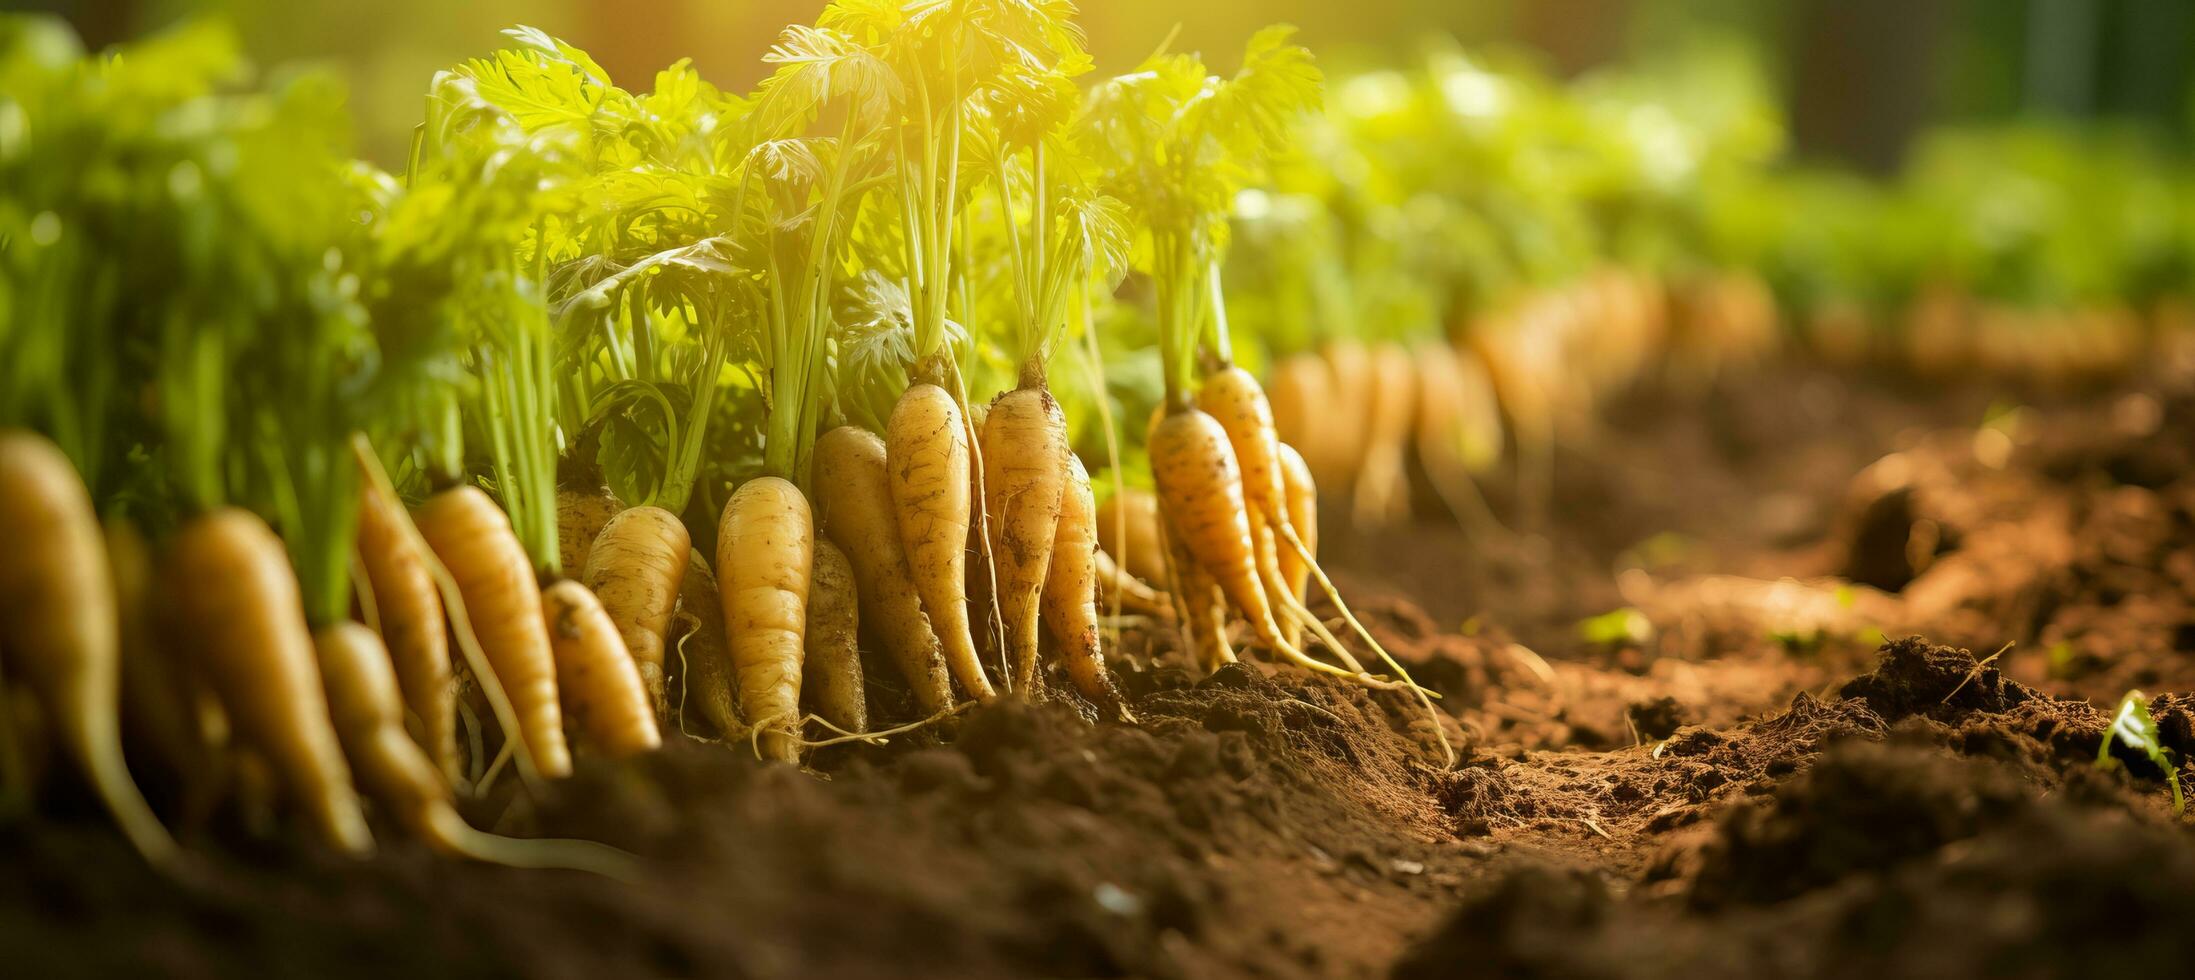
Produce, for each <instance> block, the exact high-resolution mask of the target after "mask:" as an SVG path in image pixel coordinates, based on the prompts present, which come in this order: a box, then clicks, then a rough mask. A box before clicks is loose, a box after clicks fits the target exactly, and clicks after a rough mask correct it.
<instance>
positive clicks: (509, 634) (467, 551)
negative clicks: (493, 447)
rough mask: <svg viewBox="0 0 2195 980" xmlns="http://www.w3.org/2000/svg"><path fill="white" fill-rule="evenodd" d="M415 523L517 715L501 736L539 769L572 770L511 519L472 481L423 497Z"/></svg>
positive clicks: (536, 595)
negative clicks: (514, 743)
mask: <svg viewBox="0 0 2195 980" xmlns="http://www.w3.org/2000/svg"><path fill="white" fill-rule="evenodd" d="M415 523H416V524H417V526H418V528H419V533H420V535H421V536H422V537H423V538H425V539H426V542H427V548H428V549H429V550H431V551H433V552H434V554H435V557H437V558H438V559H440V560H441V562H442V565H443V567H444V568H447V569H448V570H449V573H450V578H451V580H452V581H454V582H455V583H456V585H457V592H458V595H459V596H460V597H461V598H462V600H463V602H464V604H465V613H466V616H467V618H468V619H469V620H470V622H471V625H472V629H473V634H474V635H475V636H476V637H478V638H479V641H480V650H481V653H482V654H483V655H485V656H486V658H487V661H488V667H489V669H490V670H493V671H494V672H495V679H496V682H497V683H499V684H500V685H502V688H503V693H504V697H506V698H507V699H508V700H509V701H510V705H511V709H512V711H513V712H514V713H515V715H516V719H517V724H518V728H519V730H518V731H516V732H506V733H504V737H506V738H511V739H515V740H517V743H518V746H517V747H518V748H519V749H521V750H523V751H522V754H521V759H522V760H524V761H526V762H528V763H530V764H531V765H532V767H533V770H534V771H535V772H537V773H539V774H540V775H542V776H545V777H548V778H551V779H556V778H561V777H564V776H569V775H571V772H572V753H571V746H570V744H569V743H568V742H566V741H565V738H564V711H563V708H562V706H561V705H560V704H559V702H558V694H557V688H556V655H555V653H554V652H553V651H552V650H551V649H550V647H549V629H548V620H547V619H545V618H544V617H543V616H542V613H541V589H540V588H539V586H537V585H536V583H535V580H534V574H533V563H532V562H531V561H529V560H528V559H527V558H526V549H525V548H524V547H522V546H521V545H520V544H519V543H518V537H517V535H515V534H513V533H512V531H511V520H510V518H509V517H507V516H505V515H504V513H503V511H502V509H501V508H498V507H497V506H496V505H495V502H494V501H492V500H490V499H488V495H487V494H485V493H482V492H481V491H480V490H479V488H477V487H472V486H457V487H451V488H449V489H447V490H443V491H441V492H440V493H437V494H435V495H434V496H432V497H429V498H427V502H426V503H425V504H422V505H421V506H420V508H419V512H418V514H417V515H416V517H415Z"/></svg>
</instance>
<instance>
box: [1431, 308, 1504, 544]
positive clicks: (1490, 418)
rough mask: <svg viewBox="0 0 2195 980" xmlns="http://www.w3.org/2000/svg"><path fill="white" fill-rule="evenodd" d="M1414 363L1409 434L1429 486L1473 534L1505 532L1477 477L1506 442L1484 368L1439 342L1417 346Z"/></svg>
mask: <svg viewBox="0 0 2195 980" xmlns="http://www.w3.org/2000/svg"><path fill="white" fill-rule="evenodd" d="M1412 360H1413V361H1414V362H1415V364H1416V368H1417V372H1416V373H1417V382H1418V385H1417V399H1416V402H1417V413H1416V419H1415V421H1414V424H1413V425H1412V427H1411V430H1412V435H1413V438H1414V442H1415V445H1416V447H1417V455H1418V463H1419V465H1421V466H1423V467H1424V468H1425V475H1426V479H1427V482H1429V483H1431V484H1432V486H1433V491H1434V492H1435V493H1437V494H1439V495H1440V498H1441V501H1442V503H1445V504H1446V505H1447V506H1448V510H1449V513H1450V514H1452V515H1454V516H1455V518H1456V520H1457V521H1458V522H1459V523H1461V524H1462V525H1463V526H1464V528H1465V529H1467V530H1469V531H1470V532H1471V533H1472V534H1473V535H1474V536H1477V537H1485V536H1492V535H1498V534H1504V533H1506V529H1504V528H1503V527H1502V526H1501V521H1500V519H1499V518H1496V517H1495V516H1494V512H1493V509H1492V508H1490V507H1488V506H1487V505H1486V497H1485V495H1483V494H1481V493H1480V492H1479V486H1478V483H1477V482H1476V480H1477V477H1476V476H1475V474H1483V473H1485V472H1486V471H1487V469H1488V468H1489V467H1491V466H1492V465H1493V464H1494V462H1495V461H1496V460H1497V459H1498V458H1499V456H1500V453H1501V447H1502V444H1503V438H1502V431H1501V407H1500V405H1499V404H1498V403H1496V402H1495V400H1494V392H1493V387H1492V385H1491V384H1490V383H1489V382H1488V381H1487V378H1486V372H1485V370H1484V369H1483V368H1481V367H1480V366H1479V363H1478V361H1477V360H1476V359H1475V358H1472V357H1471V356H1469V355H1468V354H1465V353H1463V352H1461V351H1458V350H1456V349H1455V348H1453V347H1451V346H1449V345H1448V343H1447V342H1446V341H1440V340H1430V341H1426V342H1424V343H1422V344H1420V345H1418V347H1417V348H1416V349H1415V350H1414V351H1413V352H1412Z"/></svg>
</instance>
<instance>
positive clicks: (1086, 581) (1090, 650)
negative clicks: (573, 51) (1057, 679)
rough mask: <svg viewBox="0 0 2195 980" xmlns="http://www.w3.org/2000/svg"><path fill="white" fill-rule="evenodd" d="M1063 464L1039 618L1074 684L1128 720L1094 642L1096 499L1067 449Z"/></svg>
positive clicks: (1124, 704)
mask: <svg viewBox="0 0 2195 980" xmlns="http://www.w3.org/2000/svg"><path fill="white" fill-rule="evenodd" d="M1067 466H1068V469H1067V486H1066V493H1065V494H1064V495H1063V496H1062V499H1061V506H1060V511H1059V521H1058V528H1057V537H1056V539H1055V540H1054V542H1053V546H1052V550H1053V553H1052V561H1051V564H1050V566H1049V567H1048V568H1047V569H1046V574H1045V581H1044V624H1045V626H1047V627H1048V628H1050V629H1051V631H1052V638H1053V639H1055V640H1057V641H1058V642H1059V650H1060V657H1061V658H1062V659H1063V660H1064V661H1065V662H1066V665H1067V676H1068V677H1069V678H1071V679H1072V680H1073V681H1074V684H1075V689H1076V690H1078V691H1081V692H1082V696H1083V697H1086V698H1089V699H1090V703H1091V704H1094V705H1097V707H1098V710H1099V711H1102V712H1104V713H1106V714H1107V715H1110V716H1112V717H1114V718H1117V719H1119V720H1122V721H1133V720H1135V719H1134V716H1133V715H1131V714H1130V713H1129V711H1128V704H1127V701H1126V700H1124V699H1123V698H1122V697H1121V696H1120V688H1119V687H1118V686H1116V685H1115V684H1114V683H1113V676H1112V674H1111V673H1110V672H1109V671H1107V670H1106V669H1105V653H1104V651H1103V650H1102V649H1101V648H1100V647H1099V644H1098V619H1097V554H1098V552H1097V528H1096V527H1095V526H1094V524H1095V522H1096V518H1097V505H1096V504H1095V503H1094V502H1093V501H1092V500H1091V499H1090V474H1089V472H1088V471H1087V470H1085V469H1083V466H1082V460H1080V459H1077V458H1076V457H1075V456H1074V455H1073V454H1069V455H1068V457H1067Z"/></svg>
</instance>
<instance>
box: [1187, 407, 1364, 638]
mask: <svg viewBox="0 0 2195 980" xmlns="http://www.w3.org/2000/svg"><path fill="white" fill-rule="evenodd" d="M1149 447H1150V449H1149V451H1150V456H1151V475H1152V477H1153V478H1154V479H1155V480H1156V481H1157V482H1158V494H1159V510H1160V512H1161V513H1162V514H1164V515H1165V516H1166V523H1167V528H1168V531H1167V533H1168V535H1169V536H1170V537H1171V538H1172V539H1173V540H1176V541H1179V542H1180V550H1181V551H1182V552H1183V553H1185V554H1186V555H1187V557H1188V560H1189V563H1190V564H1191V565H1193V566H1195V567H1197V568H1199V569H1201V570H1203V571H1204V573H1205V574H1207V575H1209V576H1210V577H1211V580H1212V582H1213V583H1214V584H1216V585H1218V586H1219V589H1220V592H1221V593H1222V594H1224V595H1225V596H1226V597H1227V601H1228V602H1229V603H1230V604H1231V605H1233V606H1234V608H1235V609H1236V610H1238V611H1239V612H1241V613H1242V615H1243V618H1244V619H1245V620H1246V621H1247V622H1248V623H1249V625H1250V633H1251V635H1253V636H1255V637H1257V640H1258V642H1260V643H1263V644H1265V645H1266V646H1267V647H1269V648H1271V649H1272V650H1273V652H1275V653H1277V654H1279V655H1280V656H1282V657H1284V658H1286V659H1287V660H1289V661H1292V662H1294V663H1296V664H1298V665H1301V666H1303V667H1304V668H1306V669H1309V670H1316V671H1322V672H1325V673H1332V674H1341V675H1343V676H1350V677H1353V676H1355V675H1354V674H1352V673H1351V672H1349V671H1345V670H1342V669H1341V668H1338V667H1334V666H1331V665H1329V664H1325V663H1321V662H1319V661H1316V660H1313V659H1311V658H1310V657H1307V656H1304V654H1303V651H1301V650H1299V649H1297V648H1296V647H1295V645H1293V644H1291V643H1289V642H1288V640H1287V638H1286V637H1284V636H1282V635H1281V632H1280V626H1279V625H1278V623H1277V622H1276V621H1275V620H1274V618H1273V605H1272V601H1271V598H1270V597H1269V596H1268V595H1267V593H1266V590H1265V586H1264V584H1263V583H1262V582H1261V581H1260V580H1259V575H1258V568H1257V559H1256V557H1255V556H1254V554H1253V551H1254V545H1253V544H1252V539H1251V536H1250V515H1249V510H1248V507H1247V505H1245V504H1244V502H1243V493H1242V470H1241V468H1240V467H1238V466H1237V465H1236V463H1235V454H1234V450H1233V448H1232V447H1231V446H1230V445H1229V444H1228V441H1227V430H1225V429H1223V428H1221V427H1220V424H1219V422H1218V421H1217V420H1215V419H1213V418H1212V416H1210V415H1208V414H1206V413H1205V412H1203V411H1202V410H1200V409H1196V408H1184V409H1179V410H1176V411H1173V412H1171V413H1169V414H1167V415H1166V416H1165V418H1163V419H1161V420H1160V421H1159V423H1158V424H1157V425H1156V426H1154V427H1153V429H1152V432H1151V437H1150V439H1149ZM1188 601H1189V605H1190V606H1191V607H1192V608H1194V607H1195V606H1197V605H1198V603H1197V601H1196V597H1195V596H1193V595H1192V596H1189V597H1188Z"/></svg>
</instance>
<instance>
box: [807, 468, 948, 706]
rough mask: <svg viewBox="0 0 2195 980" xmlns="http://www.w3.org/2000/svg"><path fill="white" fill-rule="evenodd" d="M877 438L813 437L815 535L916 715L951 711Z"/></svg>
mask: <svg viewBox="0 0 2195 980" xmlns="http://www.w3.org/2000/svg"><path fill="white" fill-rule="evenodd" d="M886 470H887V465H886V460H885V447H884V441H883V440H881V439H879V438H877V436H876V433H873V432H870V431H868V430H867V429H862V428H858V427H855V426H850V425H842V426H839V427H837V428H834V429H832V430H831V431H829V432H826V433H824V434H823V436H822V438H820V439H817V440H816V446H815V467H814V471H813V475H814V479H813V484H814V486H815V490H816V518H817V520H818V522H819V523H820V524H821V525H822V528H823V533H824V534H825V535H826V536H828V537H829V538H830V539H831V542H832V543H833V544H836V545H838V547H839V548H840V549H841V550H843V551H844V552H845V553H846V560H847V561H848V562H849V563H850V564H851V565H852V566H853V569H854V592H855V593H856V595H857V596H858V597H859V600H860V601H859V606H860V613H861V621H862V622H864V623H866V624H867V625H868V628H869V631H870V633H871V634H872V635H873V636H874V637H875V638H876V639H877V640H878V641H880V642H881V643H883V645H884V649H885V651H886V652H887V653H888V654H890V656H891V659H892V662H893V663H894V665H896V666H897V667H898V668H899V672H900V676H901V678H902V679H904V680H905V681H906V682H907V687H908V689H909V690H910V691H912V692H913V694H914V698H915V703H916V706H917V707H918V708H920V709H921V711H922V713H923V714H924V715H926V716H927V715H934V714H936V713H938V712H940V711H944V710H945V709H947V708H950V707H952V704H953V690H952V680H951V678H950V677H949V676H948V674H947V672H946V667H945V655H944V651H943V649H942V648H941V646H940V643H939V640H938V637H937V633H936V631H935V630H934V629H933V628H932V626H931V620H930V617H929V614H927V613H925V612H924V611H923V609H922V598H921V596H920V595H919V594H918V593H917V592H916V591H915V580H914V575H913V573H912V571H910V569H909V566H908V564H907V551H906V548H905V545H904V544H902V543H901V539H900V534H899V520H898V517H897V515H896V511H895V509H894V508H893V505H892V490H891V483H890V477H889V476H888V474H887V472H886Z"/></svg>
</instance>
